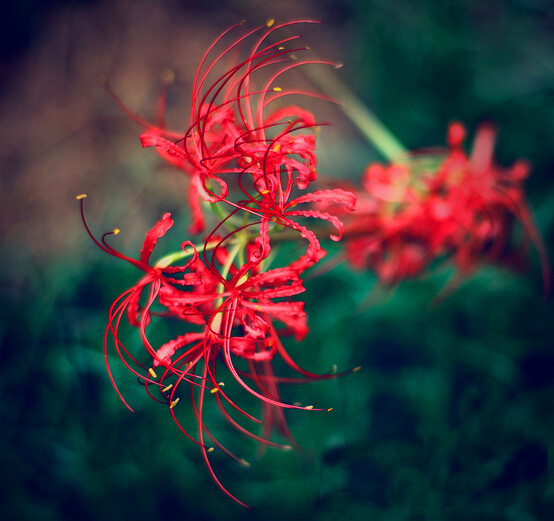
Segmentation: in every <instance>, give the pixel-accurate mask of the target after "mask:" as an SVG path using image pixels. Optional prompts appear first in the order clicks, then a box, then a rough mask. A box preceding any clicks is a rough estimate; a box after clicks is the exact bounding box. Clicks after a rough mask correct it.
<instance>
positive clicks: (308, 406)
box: [304, 405, 314, 410]
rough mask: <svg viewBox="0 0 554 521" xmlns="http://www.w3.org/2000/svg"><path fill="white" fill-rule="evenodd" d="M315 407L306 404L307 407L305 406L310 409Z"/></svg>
mask: <svg viewBox="0 0 554 521" xmlns="http://www.w3.org/2000/svg"><path fill="white" fill-rule="evenodd" d="M313 408H314V406H313V405H306V407H304V409H308V410H311V409H313Z"/></svg>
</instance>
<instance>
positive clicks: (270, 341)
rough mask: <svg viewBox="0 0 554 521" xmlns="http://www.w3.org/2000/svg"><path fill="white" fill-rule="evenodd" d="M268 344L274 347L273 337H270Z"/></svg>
mask: <svg viewBox="0 0 554 521" xmlns="http://www.w3.org/2000/svg"><path fill="white" fill-rule="evenodd" d="M267 345H268V346H269V347H272V346H273V339H272V338H270V339H269V340H268V342H267Z"/></svg>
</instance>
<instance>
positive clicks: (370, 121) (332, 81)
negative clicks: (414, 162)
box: [304, 67, 408, 161]
mask: <svg viewBox="0 0 554 521" xmlns="http://www.w3.org/2000/svg"><path fill="white" fill-rule="evenodd" d="M304 73H305V74H306V76H308V77H309V78H311V80H312V81H314V82H315V83H316V84H317V86H318V88H320V89H321V90H323V91H324V92H325V93H326V94H328V95H329V96H331V97H332V98H335V99H336V100H337V101H338V102H339V103H340V104H341V106H342V110H343V111H344V113H345V114H346V115H347V116H348V118H349V119H350V120H351V121H352V122H353V123H354V124H355V125H356V126H357V127H358V129H359V130H360V131H361V132H362V134H363V135H364V136H365V137H366V138H367V139H368V140H369V141H370V142H371V143H372V144H373V145H374V146H375V148H377V150H379V152H380V153H381V154H382V155H383V156H384V157H385V158H387V159H388V160H389V161H396V160H398V159H399V158H401V157H402V156H406V155H407V154H408V149H406V148H405V147H404V145H402V143H400V141H398V139H396V137H395V136H394V135H393V134H392V133H391V132H390V131H389V130H388V129H387V127H385V125H384V124H383V123H382V122H381V121H380V120H379V118H377V116H376V115H375V114H374V113H373V112H371V110H369V109H368V108H367V106H366V105H365V104H364V103H362V101H361V100H360V99H359V98H358V97H357V96H356V95H355V94H353V93H352V91H351V90H350V89H349V88H348V87H346V85H345V84H344V83H343V82H342V81H341V80H339V79H338V78H337V77H336V75H335V74H334V73H333V72H332V71H330V70H328V69H323V68H321V67H306V68H305V69H304Z"/></svg>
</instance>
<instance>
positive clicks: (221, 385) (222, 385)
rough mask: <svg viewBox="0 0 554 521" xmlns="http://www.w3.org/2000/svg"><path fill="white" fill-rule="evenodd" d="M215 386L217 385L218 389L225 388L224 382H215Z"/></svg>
mask: <svg viewBox="0 0 554 521" xmlns="http://www.w3.org/2000/svg"><path fill="white" fill-rule="evenodd" d="M217 385H219V387H225V382H217Z"/></svg>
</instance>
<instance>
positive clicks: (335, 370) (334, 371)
mask: <svg viewBox="0 0 554 521" xmlns="http://www.w3.org/2000/svg"><path fill="white" fill-rule="evenodd" d="M336 372H337V364H333V373H336Z"/></svg>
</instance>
